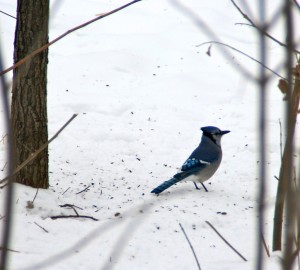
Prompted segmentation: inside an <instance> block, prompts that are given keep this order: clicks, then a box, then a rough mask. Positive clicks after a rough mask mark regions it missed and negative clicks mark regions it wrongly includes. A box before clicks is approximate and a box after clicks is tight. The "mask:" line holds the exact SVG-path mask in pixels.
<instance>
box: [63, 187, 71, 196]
mask: <svg viewBox="0 0 300 270" xmlns="http://www.w3.org/2000/svg"><path fill="white" fill-rule="evenodd" d="M69 189H70V187H68V188H67V189H66V190H65V191H64V192H63V194H62V195H64V194H65V193H66V192H67V191H68V190H69Z"/></svg>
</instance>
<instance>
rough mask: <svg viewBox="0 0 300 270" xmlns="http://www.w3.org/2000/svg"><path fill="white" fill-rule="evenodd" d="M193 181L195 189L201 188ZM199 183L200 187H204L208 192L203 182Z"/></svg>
mask: <svg viewBox="0 0 300 270" xmlns="http://www.w3.org/2000/svg"><path fill="white" fill-rule="evenodd" d="M193 183H194V185H195V188H196V189H198V190H200V189H201V188H199V187H198V186H197V184H196V182H193ZM200 184H201V185H202V187H203V188H204V189H205V191H206V192H208V190H207V188H206V186H204V184H203V183H202V182H200Z"/></svg>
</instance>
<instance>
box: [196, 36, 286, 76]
mask: <svg viewBox="0 0 300 270" xmlns="http://www.w3.org/2000/svg"><path fill="white" fill-rule="evenodd" d="M206 44H219V45H222V46H225V47H228V48H230V49H232V50H234V51H236V52H238V53H240V54H242V55H244V56H246V57H248V58H249V59H251V60H252V61H254V62H256V63H258V64H260V65H261V66H263V67H264V68H265V69H267V70H269V71H270V72H272V73H273V74H274V75H276V76H278V77H279V78H281V79H283V80H286V78H284V77H282V76H281V75H280V74H278V73H277V72H275V71H274V70H272V69H271V68H269V67H267V66H266V65H265V64H263V63H262V62H260V61H258V60H257V59H255V58H253V57H252V56H250V55H249V54H246V53H244V52H242V51H240V50H239V49H236V48H235V47H232V46H230V45H228V44H226V43H223V42H219V41H207V42H203V43H201V44H199V45H197V47H200V46H203V45H206Z"/></svg>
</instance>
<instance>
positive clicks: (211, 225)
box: [205, 221, 247, 262]
mask: <svg viewBox="0 0 300 270" xmlns="http://www.w3.org/2000/svg"><path fill="white" fill-rule="evenodd" d="M205 222H206V223H207V224H208V225H209V226H210V227H211V228H212V229H213V230H214V231H215V233H216V234H217V235H219V236H220V238H221V239H222V240H223V241H224V242H225V243H226V244H227V245H228V246H229V247H230V248H231V249H232V250H233V251H234V252H235V253H236V254H237V255H239V256H240V257H241V258H242V259H243V260H244V261H245V262H246V261H247V259H246V258H245V257H244V256H243V255H242V254H241V253H239V252H238V251H237V250H236V249H235V248H234V247H233V246H232V245H231V244H230V243H229V242H228V241H227V240H226V239H225V238H224V237H223V236H222V235H221V234H220V233H219V232H218V231H217V229H216V228H215V227H214V226H213V225H212V224H211V223H210V222H209V221H205Z"/></svg>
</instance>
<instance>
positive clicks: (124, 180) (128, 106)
mask: <svg viewBox="0 0 300 270" xmlns="http://www.w3.org/2000/svg"><path fill="white" fill-rule="evenodd" d="M2 2H3V4H1V5H2V7H1V9H3V10H4V11H5V12H7V13H10V14H15V5H16V3H14V2H13V3H12V2H11V1H9V0H5V1H2ZM275 2H276V4H274V5H272V8H273V9H272V10H274V9H275V7H276V6H278V3H279V2H278V1H275ZM125 3H126V2H125V1H108V0H102V1H95V0H90V1H79V0H72V1H70V0H69V1H63V2H61V3H60V2H59V3H58V1H56V2H53V3H52V4H51V6H52V8H53V13H51V20H50V40H53V39H54V38H56V37H57V36H59V35H61V34H63V33H64V32H66V31H67V30H69V29H71V28H73V27H75V26H77V25H79V24H81V23H84V22H85V21H88V20H91V19H93V18H95V15H96V14H101V13H103V12H107V11H109V10H111V9H113V8H116V7H118V6H120V5H122V4H125ZM176 3H177V2H175V1H165V0H160V1H157V0H151V1H150V0H145V1H141V2H139V3H136V4H135V5H133V6H131V7H129V8H127V9H125V10H123V11H121V12H119V13H116V14H113V15H111V16H109V17H107V18H104V19H103V20H100V21H98V22H96V23H94V24H92V25H89V26H88V27H85V28H83V29H80V30H79V31H77V32H74V33H72V34H71V35H69V36H67V37H66V38H64V39H62V40H61V41H59V42H58V43H56V44H54V45H53V46H51V47H50V50H49V53H50V54H49V65H48V75H49V77H48V106H49V108H48V114H49V137H51V136H53V135H54V134H55V133H56V131H57V130H58V129H59V128H60V127H61V126H62V125H63V124H64V123H65V122H66V121H67V120H68V119H69V118H70V117H71V116H72V115H73V114H74V113H77V114H78V116H77V118H76V119H75V120H74V121H73V122H72V123H71V124H70V125H69V126H68V127H67V128H66V129H65V130H64V131H63V133H62V134H61V135H60V136H59V137H58V138H57V139H56V140H55V141H54V142H53V143H52V144H51V145H50V171H51V173H50V185H51V186H50V188H49V190H39V191H38V194H37V197H36V199H35V201H34V203H33V204H34V207H33V208H32V209H30V208H27V207H26V206H27V202H28V201H32V200H33V198H34V196H35V194H36V189H33V188H29V187H24V186H20V185H17V184H16V185H15V198H14V215H13V220H14V226H13V235H12V240H11V244H10V248H11V249H13V250H16V251H19V253H14V252H10V254H9V261H10V268H9V269H113V268H114V269H197V265H196V261H195V259H194V257H193V254H192V251H191V249H190V247H189V245H188V243H187V241H186V239H185V237H184V234H183V233H182V231H181V229H180V226H179V223H180V224H182V226H183V228H184V229H185V231H186V233H187V235H188V237H189V239H190V241H191V243H192V245H193V247H194V250H195V253H196V254H197V256H198V259H199V262H200V265H201V267H202V269H210V270H214V269H216V270H220V269H243V270H244V269H246V270H247V269H255V262H256V245H257V243H256V240H257V239H256V238H257V227H256V226H257V192H258V184H259V178H258V168H259V155H258V123H257V119H258V99H257V98H258V93H259V92H258V90H257V85H256V84H255V82H254V81H253V80H251V79H250V78H249V77H245V76H244V75H243V74H242V73H241V72H240V70H241V69H243V68H245V69H246V70H248V72H250V73H251V74H252V75H253V76H256V75H257V74H258V70H259V66H258V65H257V64H255V63H253V62H252V61H251V60H250V59H248V58H245V57H244V56H242V55H240V54H236V53H233V52H232V51H231V52H230V53H233V56H234V57H233V58H230V59H228V58H225V57H224V56H223V54H222V52H221V51H220V50H219V48H220V46H217V45H213V47H212V48H211V57H209V56H208V55H207V54H206V52H207V49H208V45H206V46H200V47H198V46H197V45H199V44H201V43H203V42H207V41H210V40H212V38H211V37H209V36H207V35H205V32H204V31H201V29H199V27H197V25H195V23H194V22H193V20H192V19H191V18H190V17H188V16H186V14H185V13H184V12H183V10H182V9H180V8H178V5H177V4H176ZM182 3H184V5H185V6H186V7H188V8H189V9H190V10H192V11H193V12H194V14H197V15H198V16H199V18H201V20H202V21H204V22H205V23H206V25H207V26H209V27H210V29H211V30H213V31H214V33H215V35H216V37H218V39H219V40H221V41H222V42H224V43H226V44H229V45H231V46H234V47H236V48H238V49H239V50H242V51H243V52H246V53H248V54H250V55H251V56H253V57H256V58H258V56H257V55H258V51H259V48H258V44H259V43H258V39H257V36H256V33H255V31H254V30H253V29H251V28H249V27H246V26H240V25H235V23H239V22H244V21H243V19H242V17H241V15H240V14H239V13H238V12H237V11H236V10H235V8H234V7H233V6H232V4H231V3H230V2H229V1H215V2H212V1H196V0H189V1H184V2H182ZM250 8H251V10H252V13H254V14H257V13H256V9H255V8H256V7H255V5H252V4H251V7H250ZM256 17H257V16H255V18H256ZM297 20H298V21H299V16H298V17H297ZM295 25H299V22H297V23H296V22H295ZM14 27H15V25H14V20H13V19H12V18H9V17H7V16H4V15H2V14H1V15H0V34H1V46H2V48H3V50H2V53H3V52H5V63H6V66H10V65H11V64H12V55H13V39H14ZM281 29H282V28H281V26H280V25H279V23H277V24H276V25H275V27H273V28H272V29H271V33H272V34H274V35H275V36H276V37H277V38H278V39H281V40H284V33H283V32H282V31H281ZM298 31H299V30H298ZM268 52H269V63H268V64H269V65H270V67H271V68H276V67H277V66H278V63H281V61H282V56H283V55H284V52H283V50H282V48H281V47H280V46H279V45H277V44H274V43H268ZM277 71H278V72H279V73H281V74H282V73H283V70H282V69H279V70H277ZM9 76H11V74H10V75H9ZM9 76H8V77H9ZM277 82H278V80H277V78H275V77H274V78H272V79H271V80H270V83H269V85H268V93H267V101H268V105H267V108H268V116H267V127H268V131H269V132H268V144H267V153H268V157H267V158H268V164H267V170H268V175H267V187H268V192H267V194H266V200H267V206H266V208H267V216H266V232H265V235H264V237H265V239H266V242H267V245H269V246H271V242H272V238H271V236H272V222H273V208H274V199H275V194H276V186H277V185H276V180H275V178H274V177H273V176H274V175H278V171H279V165H280V146H279V142H280V136H279V134H280V130H279V124H278V119H281V121H282V122H283V123H284V117H283V115H284V114H283V102H282V95H281V93H280V91H279V90H278V89H277ZM1 121H3V119H2V120H1ZM207 125H214V126H217V127H219V128H221V129H224V130H231V133H229V134H228V135H226V136H224V138H223V141H222V148H223V161H222V164H221V166H220V168H219V170H218V171H217V173H216V174H215V175H214V176H213V177H212V178H211V179H210V180H209V181H208V182H207V184H206V186H207V188H208V190H209V192H204V190H203V189H201V190H200V191H198V190H195V188H194V185H193V184H192V183H179V184H177V185H176V186H173V187H171V188H170V189H168V190H167V191H165V192H163V193H162V194H161V195H160V196H155V195H153V194H150V191H151V190H152V189H153V188H155V187H156V186H158V185H159V184H160V183H162V182H163V181H165V180H167V179H169V178H170V177H171V176H172V175H174V173H176V171H177V168H178V167H179V166H181V165H182V163H183V162H184V161H185V159H186V157H187V156H188V155H189V154H190V153H191V152H192V150H193V149H194V148H195V147H196V146H197V145H198V143H199V141H200V138H201V131H200V127H203V126H207ZM2 131H3V129H2ZM4 134H5V132H4V131H3V132H2V133H1V134H0V135H1V136H3V135H4ZM6 143H7V142H4V143H3V142H2V143H1V145H0V150H1V164H2V165H0V167H1V166H2V167H3V166H4V164H5V162H6V161H5V149H6ZM1 176H2V177H4V176H5V172H1ZM87 187H88V189H87V190H85V189H86V188H87ZM84 190H85V191H84ZM81 191H83V192H81ZM0 193H1V197H2V198H3V197H4V196H3V194H4V193H5V189H4V190H1V191H0ZM1 204H3V201H2V202H1ZM64 204H74V205H76V206H78V207H80V209H77V211H78V213H79V214H81V215H89V216H92V217H94V218H96V219H98V221H93V220H91V219H57V220H52V219H51V218H50V217H51V216H56V215H62V214H63V215H73V214H74V211H73V210H72V209H66V208H62V207H60V205H64ZM2 209H3V206H2ZM1 216H3V210H2V212H1ZM4 221H5V219H2V220H1V223H0V224H1V227H2V226H3V222H4ZM205 221H209V222H210V223H212V224H213V225H214V226H215V227H216V229H217V230H218V231H219V232H220V233H221V234H222V235H223V236H224V237H225V238H226V239H227V240H228V241H229V242H230V243H231V244H232V245H233V246H234V247H235V248H236V249H237V250H238V251H239V252H240V253H241V254H242V255H243V256H244V257H246V258H247V260H248V261H247V262H244V261H243V260H242V259H241V258H240V257H238V256H237V254H235V253H234V252H233V251H232V250H231V249H230V248H229V247H228V246H227V245H226V244H225V243H224V242H223V241H222V240H221V239H220V238H219V237H218V236H217V234H216V233H215V232H214V231H213V230H212V229H211V228H210V227H209V226H208V225H207V223H206V222H205ZM39 226H41V227H42V228H41V227H39ZM43 228H44V229H45V230H46V231H45V230H44V229H43ZM280 257H281V253H272V255H271V258H268V257H267V256H265V258H264V262H265V266H266V268H265V269H272V270H273V269H275V270H276V269H280Z"/></svg>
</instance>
